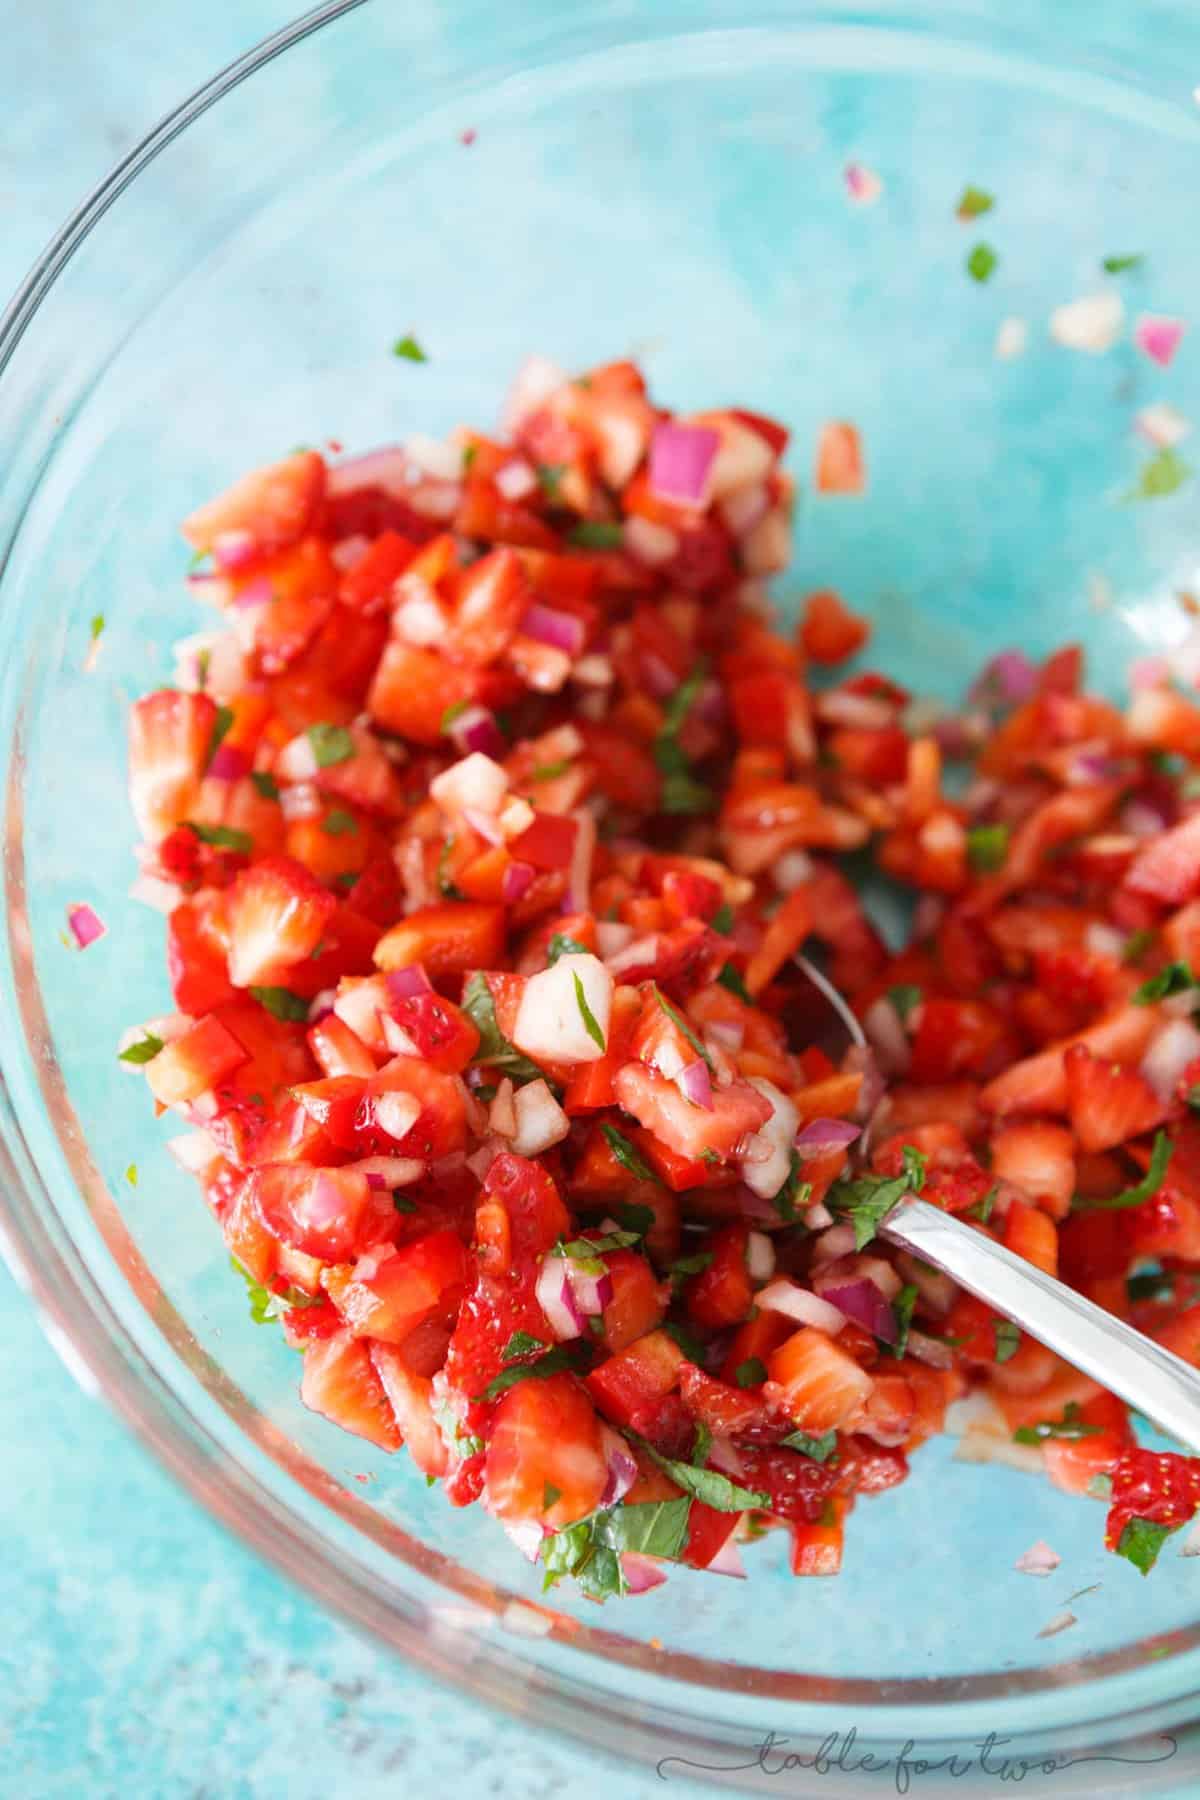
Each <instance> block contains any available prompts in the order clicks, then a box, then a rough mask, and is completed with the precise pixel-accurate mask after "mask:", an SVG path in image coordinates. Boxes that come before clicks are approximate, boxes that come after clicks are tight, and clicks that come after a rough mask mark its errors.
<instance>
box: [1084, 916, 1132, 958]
mask: <svg viewBox="0 0 1200 1800" xmlns="http://www.w3.org/2000/svg"><path fill="white" fill-rule="evenodd" d="M1083 944H1084V948H1085V949H1086V950H1090V951H1091V953H1092V955H1093V956H1111V957H1114V958H1115V959H1116V960H1117V961H1118V962H1119V961H1120V959H1121V953H1122V951H1123V950H1124V948H1125V933H1124V932H1123V931H1118V930H1117V928H1116V926H1115V925H1106V924H1105V923H1104V921H1103V920H1102V919H1093V920H1092V921H1091V923H1090V924H1089V926H1088V928H1087V930H1086V931H1085V932H1084V934H1083Z"/></svg>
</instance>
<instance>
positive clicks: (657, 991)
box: [651, 982, 713, 1071]
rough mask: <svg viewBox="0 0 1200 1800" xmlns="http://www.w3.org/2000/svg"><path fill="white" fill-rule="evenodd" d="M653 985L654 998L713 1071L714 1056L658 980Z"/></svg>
mask: <svg viewBox="0 0 1200 1800" xmlns="http://www.w3.org/2000/svg"><path fill="white" fill-rule="evenodd" d="M651 986H652V987H653V989H654V998H655V999H656V1000H657V1001H658V1004H659V1005H660V1006H661V1008H662V1010H663V1011H664V1012H665V1013H666V1015H667V1017H668V1019H670V1021H671V1023H672V1025H674V1026H676V1027H678V1029H679V1030H680V1031H682V1033H683V1035H684V1037H685V1038H686V1039H687V1041H688V1043H689V1044H690V1045H691V1046H692V1049H693V1050H694V1051H695V1052H696V1055H697V1056H698V1057H700V1059H701V1060H702V1061H703V1062H705V1063H707V1064H708V1067H709V1070H710V1071H711V1070H712V1066H713V1065H712V1057H711V1056H710V1055H709V1054H708V1051H707V1050H706V1049H705V1048H704V1045H703V1044H702V1043H701V1042H700V1039H699V1038H698V1037H697V1036H696V1034H695V1032H694V1031H693V1030H692V1028H691V1026H690V1025H689V1024H688V1022H687V1020H686V1019H685V1018H684V1016H683V1014H682V1013H681V1012H678V1011H677V1010H676V1008H675V1007H673V1006H672V1005H671V1002H670V1001H669V1000H668V999H667V997H666V995H665V994H664V993H663V991H662V989H661V988H660V987H659V986H658V984H657V982H652V983H651Z"/></svg>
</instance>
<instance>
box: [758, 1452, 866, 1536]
mask: <svg viewBox="0 0 1200 1800" xmlns="http://www.w3.org/2000/svg"><path fill="white" fill-rule="evenodd" d="M841 1449H842V1446H841V1445H839V1458H838V1462H837V1463H836V1464H835V1463H831V1462H825V1463H818V1462H814V1461H813V1459H812V1457H811V1456H804V1455H803V1454H802V1453H801V1452H800V1451H798V1450H789V1449H786V1448H784V1447H782V1446H780V1447H777V1448H770V1447H767V1446H760V1445H752V1444H740V1445H739V1446H738V1456H739V1459H740V1461H741V1464H742V1471H743V1473H742V1475H741V1478H740V1479H741V1482H742V1485H743V1486H745V1487H748V1488H754V1489H759V1490H761V1491H762V1492H763V1493H766V1494H768V1495H769V1496H770V1500H771V1507H770V1510H771V1511H772V1512H773V1513H774V1514H775V1517H776V1518H778V1519H787V1520H789V1521H792V1522H795V1523H803V1524H809V1525H815V1524H817V1523H818V1522H819V1521H820V1519H821V1518H822V1516H823V1514H824V1513H825V1510H826V1507H827V1506H828V1503H829V1498H830V1495H831V1494H832V1493H833V1492H834V1489H835V1486H836V1484H837V1480H838V1475H839V1471H840V1467H841V1454H840V1453H841Z"/></svg>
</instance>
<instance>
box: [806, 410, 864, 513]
mask: <svg viewBox="0 0 1200 1800" xmlns="http://www.w3.org/2000/svg"><path fill="white" fill-rule="evenodd" d="M866 485H867V476H866V470H865V468H864V465H863V454H862V445H861V443H860V441H859V435H858V430H857V428H856V427H855V426H853V425H849V424H847V423H846V422H845V421H844V420H840V419H831V420H830V421H829V422H828V424H826V425H823V426H822V427H821V435H820V438H819V439H818V442H817V459H816V467H815V469H814V471H813V486H814V487H815V489H816V491H817V493H818V494H861V493H862V492H863V490H864V489H865V487H866Z"/></svg>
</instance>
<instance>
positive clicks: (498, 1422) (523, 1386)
mask: <svg viewBox="0 0 1200 1800" xmlns="http://www.w3.org/2000/svg"><path fill="white" fill-rule="evenodd" d="M607 1483H608V1465H607V1463H606V1462H605V1458H604V1447H603V1444H602V1441H601V1437H600V1422H599V1420H598V1419H597V1417H596V1413H595V1410H594V1408H593V1406H592V1403H591V1401H590V1400H589V1398H588V1396H587V1393H586V1391H585V1389H584V1388H583V1387H581V1386H580V1384H579V1382H578V1381H576V1379H575V1377H574V1376H573V1375H566V1374H561V1375H551V1376H549V1377H548V1378H547V1379H545V1380H543V1381H522V1382H519V1383H518V1384H517V1386H516V1387H512V1388H509V1390H508V1392H507V1393H505V1394H502V1395H501V1397H500V1400H499V1402H498V1404H497V1406H496V1416H495V1420H494V1423H493V1425H492V1430H491V1435H490V1437H489V1439H488V1448H487V1495H488V1505H489V1507H490V1508H491V1510H492V1511H493V1512H494V1513H495V1514H496V1516H497V1517H498V1518H501V1519H541V1520H542V1521H543V1523H545V1524H546V1525H548V1526H550V1528H551V1529H552V1530H559V1529H561V1527H562V1526H564V1525H570V1524H572V1523H573V1522H574V1520H576V1519H581V1518H583V1517H584V1516H585V1515H586V1514H587V1513H590V1512H593V1511H594V1510H595V1508H596V1507H597V1506H598V1505H599V1503H600V1498H601V1496H602V1495H603V1493H604V1489H605V1487H606V1486H607Z"/></svg>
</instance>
